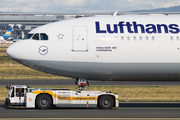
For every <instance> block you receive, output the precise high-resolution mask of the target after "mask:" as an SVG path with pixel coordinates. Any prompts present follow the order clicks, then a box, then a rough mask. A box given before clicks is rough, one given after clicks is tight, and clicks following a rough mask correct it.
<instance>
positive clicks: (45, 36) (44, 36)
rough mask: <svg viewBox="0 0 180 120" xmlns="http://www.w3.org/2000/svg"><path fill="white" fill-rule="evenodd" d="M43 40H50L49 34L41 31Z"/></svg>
mask: <svg viewBox="0 0 180 120" xmlns="http://www.w3.org/2000/svg"><path fill="white" fill-rule="evenodd" d="M40 38H41V40H48V36H47V35H46V34H45V33H40Z"/></svg>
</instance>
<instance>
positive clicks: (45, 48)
mask: <svg viewBox="0 0 180 120" xmlns="http://www.w3.org/2000/svg"><path fill="white" fill-rule="evenodd" d="M39 53H40V54H41V55H46V54H47V53H48V48H47V47H46V46H45V45H43V46H41V47H40V48H39Z"/></svg>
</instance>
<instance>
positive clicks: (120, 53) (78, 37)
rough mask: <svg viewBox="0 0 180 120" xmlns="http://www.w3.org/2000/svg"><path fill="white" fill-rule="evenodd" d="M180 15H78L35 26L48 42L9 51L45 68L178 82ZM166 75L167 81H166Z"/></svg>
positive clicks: (24, 42)
mask: <svg viewBox="0 0 180 120" xmlns="http://www.w3.org/2000/svg"><path fill="white" fill-rule="evenodd" d="M179 18H180V16H171V17H169V16H119V17H114V16H111V17H110V16H109V17H107V16H106V17H89V18H78V19H73V20H65V21H60V22H55V23H51V24H47V25H44V26H41V27H38V28H36V29H34V30H32V31H31V32H30V33H29V34H36V33H46V34H47V35H48V40H33V39H32V38H30V39H26V40H19V41H18V42H16V43H15V44H13V45H12V46H10V47H9V48H8V50H7V54H8V55H9V56H10V57H11V58H13V59H15V60H16V61H18V62H20V63H22V64H24V65H26V66H28V67H31V68H33V69H37V70H40V71H43V72H47V73H51V74H56V75H60V76H67V77H73V78H86V79H91V80H180V79H179V78H180V35H179V34H180V22H179ZM167 78H170V79H167Z"/></svg>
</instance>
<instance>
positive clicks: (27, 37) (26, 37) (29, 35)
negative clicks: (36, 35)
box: [23, 34, 33, 40]
mask: <svg viewBox="0 0 180 120" xmlns="http://www.w3.org/2000/svg"><path fill="white" fill-rule="evenodd" d="M32 35H33V34H27V35H26V36H25V37H24V38H23V40H25V39H30V38H31V37H32Z"/></svg>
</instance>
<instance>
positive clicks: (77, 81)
mask: <svg viewBox="0 0 180 120" xmlns="http://www.w3.org/2000/svg"><path fill="white" fill-rule="evenodd" d="M74 80H75V85H77V86H78V88H76V89H79V90H81V91H84V90H85V89H86V88H85V87H86V86H89V82H88V81H87V80H86V79H84V78H76V79H74Z"/></svg>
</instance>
